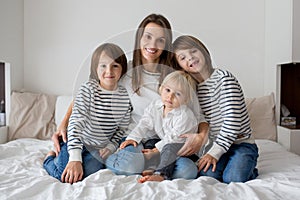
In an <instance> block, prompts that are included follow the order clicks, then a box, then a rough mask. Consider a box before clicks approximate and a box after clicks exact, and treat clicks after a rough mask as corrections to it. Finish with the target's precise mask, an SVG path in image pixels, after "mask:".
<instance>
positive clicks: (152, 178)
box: [138, 174, 165, 183]
mask: <svg viewBox="0 0 300 200" xmlns="http://www.w3.org/2000/svg"><path fill="white" fill-rule="evenodd" d="M163 180H165V179H164V177H162V176H161V175H155V174H154V175H149V176H144V177H142V178H140V179H139V180H138V182H139V183H145V182H146V181H157V182H161V181H163Z"/></svg>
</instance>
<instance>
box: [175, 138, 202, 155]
mask: <svg viewBox="0 0 300 200" xmlns="http://www.w3.org/2000/svg"><path fill="white" fill-rule="evenodd" d="M180 137H182V138H186V141H185V143H184V145H183V146H182V147H181V149H180V150H179V151H178V153H177V154H178V155H179V156H190V155H193V154H195V153H198V152H199V151H200V148H201V146H202V144H203V139H204V138H203V136H202V135H200V134H192V133H187V134H183V135H181V136H180Z"/></svg>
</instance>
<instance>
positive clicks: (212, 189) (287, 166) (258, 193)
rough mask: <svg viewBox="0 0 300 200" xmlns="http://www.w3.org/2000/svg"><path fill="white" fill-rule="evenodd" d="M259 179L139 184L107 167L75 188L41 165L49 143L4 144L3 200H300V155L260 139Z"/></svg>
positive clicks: (0, 159) (0, 161) (0, 148)
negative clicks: (236, 181) (243, 181)
mask: <svg viewBox="0 0 300 200" xmlns="http://www.w3.org/2000/svg"><path fill="white" fill-rule="evenodd" d="M256 142H257V144H258V147H259V153H260V157H259V161H258V166H257V167H258V170H259V174H260V175H259V176H258V178H257V179H255V180H251V181H248V182H246V183H230V184H224V183H220V182H219V181H217V180H215V179H213V178H209V177H200V178H198V179H195V180H183V179H177V180H172V181H163V182H160V183H158V182H146V183H143V184H140V183H137V179H138V178H139V176H137V175H136V176H116V175H114V174H113V173H112V172H111V171H109V170H107V169H105V170H100V171H98V172H97V173H95V174H92V175H91V176H89V177H87V178H86V179H84V180H83V181H82V182H78V183H75V184H73V185H71V184H68V183H61V182H59V181H58V180H56V179H55V178H52V177H50V176H49V175H48V174H47V172H46V171H45V170H44V169H43V167H42V161H43V159H44V157H45V155H46V153H47V152H48V151H49V150H50V149H52V142H51V141H50V140H38V139H29V138H25V139H18V140H14V141H11V142H8V143H6V144H1V145H0V199H43V200H45V199H122V200H126V199H135V200H137V199H147V200H150V199H155V200H157V199H189V200H190V199H226V200H228V199H251V200H253V199H264V200H266V199H272V200H274V199H299V198H300V156H298V155H296V154H293V153H290V152H288V151H286V150H285V149H284V148H283V147H282V146H280V145H279V144H278V143H275V142H273V141H270V140H256Z"/></svg>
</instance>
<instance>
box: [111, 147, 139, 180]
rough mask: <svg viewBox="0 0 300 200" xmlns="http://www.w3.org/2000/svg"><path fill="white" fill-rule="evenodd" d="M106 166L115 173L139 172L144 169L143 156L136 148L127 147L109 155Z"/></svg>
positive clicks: (132, 173)
mask: <svg viewBox="0 0 300 200" xmlns="http://www.w3.org/2000/svg"><path fill="white" fill-rule="evenodd" d="M105 164H106V168H107V169H110V170H111V171H112V172H113V173H115V174H117V175H134V174H140V173H142V171H143V170H144V156H143V154H142V153H141V152H138V150H136V148H134V147H129V148H127V147H126V149H123V150H121V151H119V152H117V153H115V154H112V155H110V156H109V157H108V158H107V160H106V163H105Z"/></svg>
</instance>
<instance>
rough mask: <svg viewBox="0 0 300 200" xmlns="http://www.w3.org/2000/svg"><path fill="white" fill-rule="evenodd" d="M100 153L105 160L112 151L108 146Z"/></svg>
mask: <svg viewBox="0 0 300 200" xmlns="http://www.w3.org/2000/svg"><path fill="white" fill-rule="evenodd" d="M99 154H100V156H101V157H102V158H103V160H105V159H106V158H107V157H108V156H109V155H110V154H111V151H110V150H109V149H108V148H103V149H100V150H99Z"/></svg>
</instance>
